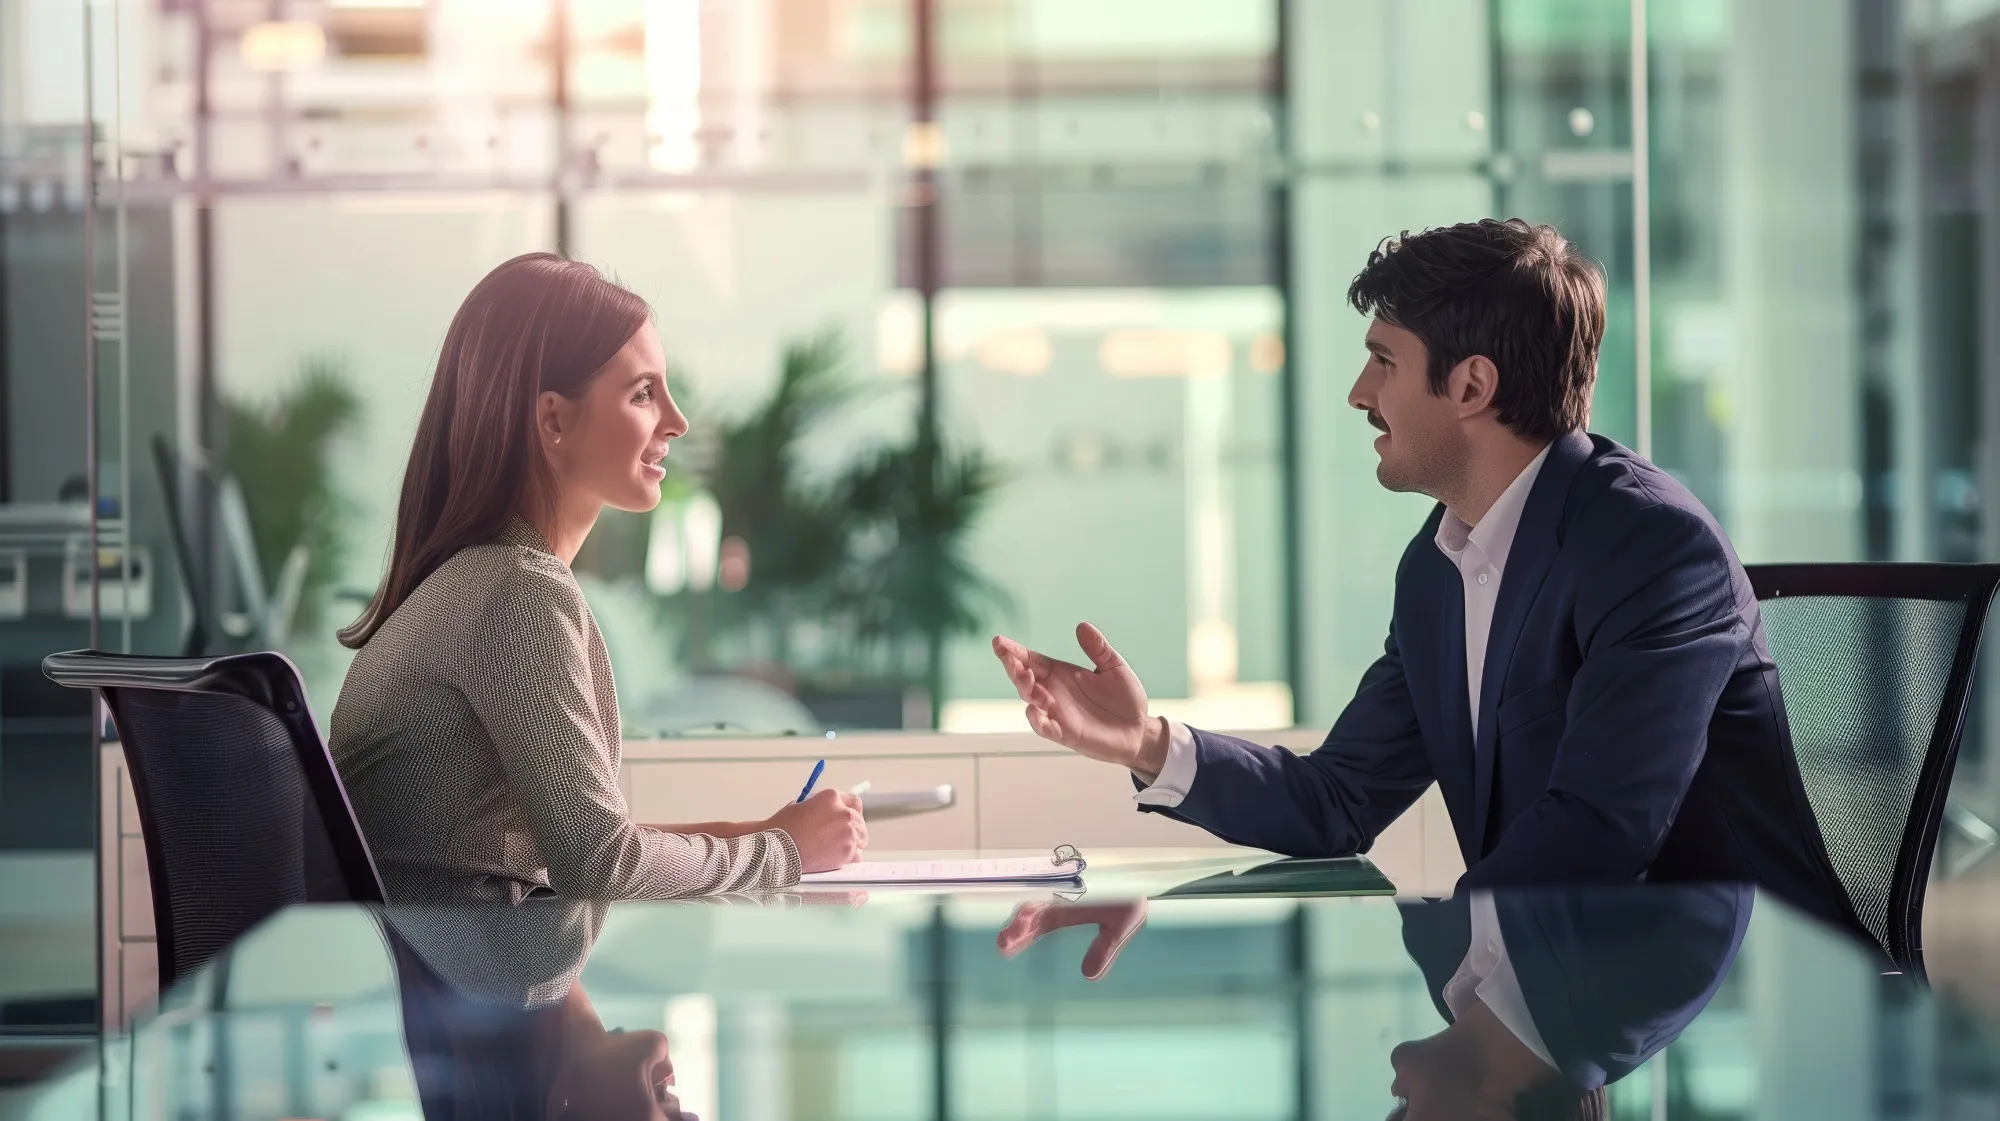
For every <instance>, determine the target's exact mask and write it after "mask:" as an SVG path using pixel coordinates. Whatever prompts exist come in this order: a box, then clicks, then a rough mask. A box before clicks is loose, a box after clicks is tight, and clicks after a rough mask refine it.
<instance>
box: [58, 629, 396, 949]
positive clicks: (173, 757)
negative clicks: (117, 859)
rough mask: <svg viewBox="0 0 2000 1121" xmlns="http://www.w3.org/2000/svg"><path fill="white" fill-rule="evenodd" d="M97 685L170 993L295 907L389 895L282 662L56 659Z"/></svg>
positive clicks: (274, 658) (271, 658)
mask: <svg viewBox="0 0 2000 1121" xmlns="http://www.w3.org/2000/svg"><path fill="white" fill-rule="evenodd" d="M42 670H43V672H44V673H46V674H47V675H48V676H49V678H50V679H51V680H53V681H56V682H57V683H59V684H62V685H68V686H71V687H74V688H79V689H97V690H99V691H100V692H101V693H102V694H103V696H104V699H105V702H106V704H107V705H109V707H110V709H111V717H112V720H113V721H114V722H116V724H117V726H118V738H119V742H120V744H121V746H122V747H123V749H124V752H125V763H126V767H127V769H128V771H129V772H130V774H131V778H132V790H133V794H134V796H135V798H136V800H137V802H138V806H139V825H140V831H141V832H142V833H143V834H144V836H145V841H146V860H147V863H148V865H149V871H150V876H151V879H152V887H153V914H154V920H155V925H156V927H157V937H158V939H159V953H160V974H161V983H162V985H163V986H164V985H166V984H171V983H172V982H174V981H176V980H178V979H179V978H181V977H183V976H185V975H186V974H187V973H188V972H189V971H191V970H193V969H196V968H198V967H200V966H201V965H203V964H205V963H206V962H208V961H209V960H210V959H212V958H213V957H214V956H215V955H216V954H217V953H218V952H219V951H221V950H222V949H223V948H224V947H226V946H227V945H229V943H230V942H232V941H234V940H235V939H236V938H237V937H239V936H240V935H242V934H243V933H244V932H246V931H248V930H249V929H250V928H251V927H253V926H255V925H257V924H258V923H259V922H262V921H263V920H264V919H265V918H267V917H269V916H270V915H272V914H273V913H275V912H276V911H278V910H279V909H280V908H283V907H286V906H289V905H291V904H294V903H323V902H359V903H380V902H383V900H384V894H383V890H382V880H381V877H380V875H379V874H378V873H377V872H376V869H375V861H374V858H373V857H371V856H370V855H369V852H368V846H367V844H366V842H364V841H363V840H362V836H361V828H360V826H359V825H358V824H357V823H356V821H355V819H354V811H353V809H352V807H351V806H349V804H348V801H347V793H346V791H345V790H344V789H343V788H342V787H341V784H340V776H339V773H338V772H337V771H336V770H335V769H334V765H333V758H332V756H331V755H329V754H328V753H327V749H326V745H325V744H324V743H322V742H321V740H320V736H319V730H318V729H317V728H316V727H314V725H313V722H312V715H311V712H310V710H309V709H308V708H307V706H306V696H305V687H304V686H303V685H302V684H301V683H300V682H299V676H298V671H297V669H296V668H295V667H294V666H293V665H292V663H291V661H290V660H289V659H287V658H286V657H285V656H284V655H282V654H270V653H264V654H237V655H233V656H230V657H223V658H153V657H142V656H138V655H130V654H104V653H99V652H96V651H89V650H82V651H75V652H72V653H67V654H52V655H50V656H49V657H48V658H47V659H45V660H44V661H43V663H42Z"/></svg>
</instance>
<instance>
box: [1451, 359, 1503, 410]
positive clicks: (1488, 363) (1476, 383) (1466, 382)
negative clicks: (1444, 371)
mask: <svg viewBox="0 0 2000 1121" xmlns="http://www.w3.org/2000/svg"><path fill="white" fill-rule="evenodd" d="M1446 384H1447V392H1448V394H1449V396H1450V397H1451V401H1452V404H1454V405H1456V406H1458V417H1459V419H1460V420H1464V419H1467V418H1468V417H1475V416H1478V415H1479V414H1480V413H1483V412H1485V411H1486V410H1488V409H1490V408H1492V407H1493V402H1494V400H1495V398H1497V397H1498V396H1499V394H1500V368H1499V367H1498V366H1495V365H1494V364H1493V360H1492V359H1491V358H1488V357H1486V356H1485V355H1484V354H1475V355H1472V356H1471V357H1469V358H1467V359H1465V360H1464V361H1462V362H1460V363H1459V364H1458V365H1456V366H1453V367H1452V369H1451V377H1450V379H1449V380H1448V382H1447V383H1446Z"/></svg>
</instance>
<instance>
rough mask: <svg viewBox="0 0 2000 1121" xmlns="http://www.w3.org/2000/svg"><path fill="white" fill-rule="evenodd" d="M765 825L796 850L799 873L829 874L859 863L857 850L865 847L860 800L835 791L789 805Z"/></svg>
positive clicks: (866, 825) (822, 792)
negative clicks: (784, 835) (789, 840)
mask: <svg viewBox="0 0 2000 1121" xmlns="http://www.w3.org/2000/svg"><path fill="white" fill-rule="evenodd" d="M768 824H769V826H770V828H772V829H782V830H784V831H785V832H786V833H787V834H788V835H790V836H791V838H792V843H793V844H794V845H797V846H798V849H799V870H800V871H801V872H831V871H833V870H834V869H835V868H839V867H842V866H843V865H848V864H852V863H854V862H855V861H857V860H859V859H861V850H862V849H864V848H867V847H868V823H867V822H866V821H864V820H862V818H861V798H860V797H859V796H858V795H854V794H842V793H841V792H839V791H838V790H822V791H820V792H819V793H817V794H814V795H813V796H812V797H810V798H807V799H806V800H805V801H803V802H793V803H791V804H790V805H787V806H786V807H785V808H784V809H781V810H779V811H778V812H777V813H774V814H772V815H771V818H770V821H769V823H768Z"/></svg>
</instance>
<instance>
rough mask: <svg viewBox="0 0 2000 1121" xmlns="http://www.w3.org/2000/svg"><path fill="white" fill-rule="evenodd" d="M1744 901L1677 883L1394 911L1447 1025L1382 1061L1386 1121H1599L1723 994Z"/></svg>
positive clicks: (1744, 893)
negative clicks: (1629, 1080)
mask: <svg viewBox="0 0 2000 1121" xmlns="http://www.w3.org/2000/svg"><path fill="white" fill-rule="evenodd" d="M1754 901H1755V892H1754V891H1753V890H1752V889H1751V888H1750V887H1749V886H1748V885H1746V884H1683V885H1673V886H1657V887H1636V886H1635V887H1622V888H1592V889H1589V890H1586V891H1576V890H1558V889H1549V888H1537V889H1527V890H1510V889H1504V888H1503V889H1501V890H1499V891H1475V892H1473V893H1471V895H1470V896H1469V897H1466V898H1459V899H1451V900H1447V901H1445V902H1442V903H1418V904H1405V905H1404V906H1403V907H1402V908H1401V910H1402V915H1403V946H1404V948H1405V949H1406V950H1408V951H1409V954H1410V957H1411V958H1412V959H1413V960H1414V961H1415V962H1416V963H1417V967H1418V968H1419V969H1421V970H1423V974H1424V983H1425V987H1426V988H1428V989H1429V990H1430V994H1431V1000H1432V1002H1433V1003H1435V1004H1436V1005H1437V1009H1438V1012H1439V1013H1440V1014H1441V1015H1443V1016H1444V1018H1445V1019H1446V1020H1447V1021H1448V1022H1449V1025H1450V1026H1448V1027H1446V1028H1445V1030H1443V1031H1441V1032H1438V1033H1437V1034H1435V1035H1432V1036H1430V1037H1429V1038H1426V1039H1419V1040H1412V1041H1410V1042H1408V1043H1405V1044H1402V1045H1401V1046H1399V1047H1397V1048H1396V1049H1395V1050H1394V1051H1392V1052H1391V1053H1390V1055H1389V1062H1390V1065H1391V1066H1393V1067H1394V1068H1395V1072H1396V1075H1395V1081H1394V1082H1393V1083H1391V1084H1390V1088H1389V1089H1390V1093H1392V1094H1394V1095H1395V1096H1396V1097H1398V1098H1399V1099H1401V1100H1402V1104H1401V1105H1400V1106H1398V1107H1397V1111H1396V1112H1394V1113H1392V1114H1390V1118H1391V1121H1433V1119H1440V1118H1448V1119H1479V1118H1495V1119H1507V1121H1545V1119H1546V1121H1602V1119H1603V1118H1605V1117H1607V1116H1608V1114H1607V1113H1606V1110H1605V1094H1604V1088H1605V1087H1606V1086H1608V1085H1609V1084H1611V1083H1613V1082H1616V1081H1618V1080H1619V1079H1621V1078H1623V1077H1625V1076H1626V1075H1627V1074H1630V1073H1631V1072H1632V1071H1634V1070H1637V1069H1638V1068H1639V1067H1640V1066H1641V1065H1643V1064H1644V1063H1645V1062H1646V1060H1648V1059H1650V1058H1652V1057H1653V1056H1654V1055H1656V1054H1658V1053H1659V1052H1660V1051H1662V1050H1665V1049H1666V1047H1667V1045H1668V1044H1670V1043H1672V1042H1673V1041H1674V1040H1675V1039H1677V1038H1679V1036H1680V1034H1681V1032H1682V1031H1684V1030H1686V1028H1687V1026H1688V1024H1690V1023H1692V1022H1693V1021H1694V1018H1695V1017H1696V1016H1698V1015H1700V1013H1701V1010H1702V1009H1703V1008H1705V1007H1707V1006H1708V1002H1709V1000H1710V999H1711V998H1712V997H1714V995H1715V991H1716V990H1717V989H1718V988H1720V987H1721V986H1722V979H1723V977H1724V975H1726V974H1727V973H1728V972H1729V966H1730V963H1731V962H1733V961H1735V959H1736V951H1737V949H1738V948H1739V947H1740V946H1741V945H1742V944H1743V933H1744V930H1745V929H1746V928H1747V927H1748V925H1749V921H1750V909H1751V906H1752V904H1753V902H1754Z"/></svg>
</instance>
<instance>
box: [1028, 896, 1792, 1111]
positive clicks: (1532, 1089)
mask: <svg viewBox="0 0 2000 1121" xmlns="http://www.w3.org/2000/svg"><path fill="white" fill-rule="evenodd" d="M1753 899H1754V891H1753V889H1752V888H1750V887H1749V886H1747V885H1741V884H1717V885H1685V886H1683V885H1676V886H1671V887H1642V888H1618V889H1609V890H1605V889H1599V890H1589V891H1582V890H1524V891H1495V892H1487V891H1476V892H1472V893H1470V894H1469V895H1467V896H1463V897H1460V898H1457V899H1448V900H1442V901H1435V902H1433V901H1423V902H1414V903H1404V904H1401V905H1399V907H1398V908H1397V910H1398V912H1399V916H1400V918H1401V920H1402V941H1403V947H1404V950H1405V952H1406V953H1407V954H1408V955H1409V958H1410V959H1411V961H1412V962H1413V963H1414V964H1415V965H1416V966H1417V968H1418V969H1419V970H1420V971H1421V972H1422V974H1423V978H1424V984H1425V988H1426V989H1427V991H1428V992H1429V995H1430V998H1431V1001H1432V1003H1433V1004H1434V1005H1435V1006H1436V1008H1437V1011H1438V1013H1439V1014H1440V1015H1441V1016H1443V1017H1444V1019H1445V1021H1446V1026H1445V1027H1444V1029H1443V1030H1442V1031H1438V1032H1436V1033H1434V1034H1432V1035H1429V1036H1427V1037H1424V1038H1421V1039H1413V1040H1410V1041H1408V1042H1405V1043H1403V1044H1402V1045H1400V1046H1398V1047H1396V1048H1395V1049H1394V1051H1392V1052H1391V1053H1390V1057H1389V1061H1390V1064H1391V1066H1392V1068H1393V1081H1392V1083H1391V1087H1390V1092H1391V1093H1392V1094H1394V1095H1395V1097H1396V1099H1397V1104H1396V1107H1395V1109H1394V1110H1393V1111H1392V1112H1391V1113H1390V1115H1389V1116H1390V1118H1391V1119H1392V1121H1430V1119H1437V1121H1444V1119H1452V1118H1516V1119H1521V1121H1527V1119H1541V1118H1549V1119H1557V1118H1561V1119H1565V1121H1567V1119H1577V1121H1588V1119H1596V1118H1603V1117H1605V1116H1607V1113H1606V1110H1607V1104H1606V1101H1607V1095H1606V1088H1607V1087H1608V1086H1609V1085H1610V1084H1612V1083H1614V1082H1617V1081H1618V1080H1620V1079H1622V1078H1624V1077H1625V1076H1626V1075H1629V1074H1631V1073H1632V1072H1633V1071H1635V1070H1637V1069H1639V1068H1640V1067H1641V1066H1643V1065H1645V1063H1646V1062H1647V1060H1649V1059H1651V1058H1652V1057H1653V1056H1654V1055H1656V1054H1658V1053H1659V1052H1661V1051H1663V1050H1665V1049H1666V1048H1667V1046H1668V1045H1670V1044H1671V1043H1673V1042H1674V1040H1676V1039H1678V1038H1679V1037H1680V1035H1681V1033H1682V1032H1683V1031H1685V1030H1686V1029H1687V1027H1688V1026H1689V1025H1690V1024H1692V1023H1693V1022H1694V1020H1695V1018H1696V1017H1697V1016H1699V1015H1700V1014H1701V1012H1702V1010H1703V1009H1704V1008H1706V1007H1707V1005H1708V1003H1709V1001H1710V1000H1711V999H1712V998H1713V997H1714V996H1715V995H1716V992H1717V990H1719V989H1720V988H1721V987H1722V984H1723V980H1724V978H1725V977H1726V976H1727V975H1728V973H1729V970H1730V966H1731V965H1732V964H1733V963H1734V962H1735V960H1736V954H1737V951H1738V950H1739V949H1740V948H1741V947H1742V944H1743V938H1744V933H1745V931H1746V930H1747V928H1748V926H1749V921H1750V911H1751V904H1752V900H1753ZM1147 914H1148V903H1147V901H1146V900H1144V899H1136V900H1128V901H1117V902H1085V901H1075V902H1065V901H1051V902H1046V903H1043V902H1036V903H1028V904H1023V905H1022V906H1020V907H1019V908H1017V909H1016V910H1015V911H1014V913H1013V916H1012V917H1011V918H1010V919H1009V920H1008V922H1007V924H1006V926H1005V927H1003V928H1002V930H1001V931H1000V934H999V936H998V938H997V940H996V942H997V946H998V949H999V951H1000V954H1001V955H1002V956H1003V957H1006V958H1014V957H1016V956H1018V955H1020V954H1021V953H1022V952H1023V951H1025V950H1026V949H1027V948H1028V947H1030V946H1032V945H1034V944H1035V943H1037V942H1039V941H1040V940H1041V939H1043V938H1045V937H1047V936H1048V935H1050V934H1052V933H1054V932H1055V931H1058V930H1063V929H1067V928H1071V927H1090V928H1094V929H1095V932H1096V933H1095V937H1093V939H1092V940H1091V942H1090V944H1089V946H1088V948H1087V949H1086V950H1085V951H1084V954H1083V959H1082V965H1081V968H1082V972H1083V975H1084V977H1086V978H1088V979H1089V980H1092V981H1096V980H1100V979H1102V978H1103V977H1105V976H1106V975H1107V974H1108V973H1109V972H1110V971H1111V968H1112V966H1113V965H1114V964H1115V963H1116V962H1117V959H1118V956H1119V954H1120V953H1121V952H1122V951H1123V950H1124V949H1125V947H1126V946H1127V945H1128V944H1129V943H1130V942H1131V941H1132V939H1133V938H1134V937H1135V936H1136V935H1137V934H1138V933H1139V931H1140V928H1142V927H1143V926H1144V925H1145V923H1146V918H1147Z"/></svg>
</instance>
